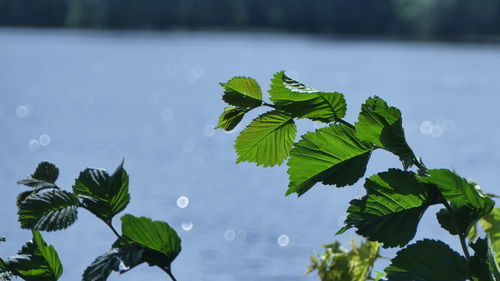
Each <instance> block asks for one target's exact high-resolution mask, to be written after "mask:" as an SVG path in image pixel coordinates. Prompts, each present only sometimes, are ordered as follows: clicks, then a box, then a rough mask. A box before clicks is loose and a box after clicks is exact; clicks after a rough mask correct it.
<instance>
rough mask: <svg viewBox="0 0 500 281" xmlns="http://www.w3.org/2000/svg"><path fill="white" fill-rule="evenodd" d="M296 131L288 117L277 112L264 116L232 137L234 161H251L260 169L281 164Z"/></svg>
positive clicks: (270, 112) (286, 155) (290, 117)
mask: <svg viewBox="0 0 500 281" xmlns="http://www.w3.org/2000/svg"><path fill="white" fill-rule="evenodd" d="M296 132H297V128H296V126H295V123H294V122H293V119H292V116H291V115H289V114H287V113H285V112H281V111H277V110H273V111H269V112H267V113H264V114H262V115H260V116H259V117H257V118H255V119H254V120H253V121H252V123H250V125H248V126H247V127H246V128H245V130H243V131H242V132H241V134H240V135H239V136H238V138H236V142H235V145H234V147H235V149H236V152H237V153H238V159H237V160H236V162H237V163H239V162H243V161H248V162H255V163H257V165H263V166H264V167H267V166H274V165H277V164H281V163H282V162H283V160H285V159H286V158H287V157H288V155H289V152H290V149H291V148H292V145H293V141H294V140H295V134H296Z"/></svg>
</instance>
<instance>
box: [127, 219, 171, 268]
mask: <svg viewBox="0 0 500 281" xmlns="http://www.w3.org/2000/svg"><path fill="white" fill-rule="evenodd" d="M121 221H122V234H123V236H124V237H125V238H127V239H129V240H131V241H133V242H135V243H137V244H139V245H141V246H143V247H145V248H147V249H150V250H153V251H156V252H158V253H159V254H161V255H160V256H159V257H160V258H161V259H156V261H151V260H150V261H149V262H154V263H155V265H162V266H170V264H171V263H172V261H174V259H175V258H176V257H177V255H178V254H179V253H180V251H181V239H180V238H179V236H178V235H177V233H176V232H175V230H174V229H172V228H171V227H170V226H169V225H168V224H167V223H166V222H163V221H153V220H151V219H149V218H146V217H134V216H133V215H128V214H127V215H124V216H123V217H122V218H121Z"/></svg>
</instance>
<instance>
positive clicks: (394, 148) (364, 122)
mask: <svg viewBox="0 0 500 281" xmlns="http://www.w3.org/2000/svg"><path fill="white" fill-rule="evenodd" d="M354 126H355V128H356V136H357V137H358V138H359V139H361V140H363V141H365V142H369V143H373V144H375V145H376V146H378V147H380V148H383V149H385V150H387V151H389V152H392V153H394V154H395V155H397V156H398V157H399V160H401V162H402V163H403V167H404V169H405V170H406V169H408V168H409V167H411V166H412V165H413V164H415V161H417V160H416V157H415V154H414V153H413V151H412V150H411V148H410V147H409V146H408V143H407V142H406V139H405V134H404V130H403V120H402V119H401V112H400V111H399V109H397V108H395V107H389V106H388V105H387V103H386V102H385V101H384V100H382V99H381V98H379V97H373V98H369V99H368V100H366V102H365V103H364V104H363V105H362V106H361V112H360V114H359V117H358V122H357V123H356V124H355V125H354Z"/></svg>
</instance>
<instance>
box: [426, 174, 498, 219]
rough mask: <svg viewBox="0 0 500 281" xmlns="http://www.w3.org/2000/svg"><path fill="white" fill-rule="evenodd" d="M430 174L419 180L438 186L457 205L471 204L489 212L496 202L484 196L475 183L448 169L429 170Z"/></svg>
mask: <svg viewBox="0 0 500 281" xmlns="http://www.w3.org/2000/svg"><path fill="white" fill-rule="evenodd" d="M427 173H428V176H425V177H424V176H420V177H419V180H420V181H421V182H425V183H431V184H434V185H436V186H437V188H438V189H439V191H440V192H441V193H442V194H443V196H444V198H445V199H446V200H448V201H450V202H452V203H453V204H454V205H455V206H456V207H461V206H465V205H467V206H470V207H472V208H474V209H477V210H478V212H480V213H485V214H486V213H489V212H490V211H491V210H492V209H493V206H494V205H495V202H494V201H493V200H492V199H490V198H488V197H485V196H482V195H481V194H480V193H479V192H478V191H477V190H476V189H475V188H474V184H471V183H469V182H468V181H467V180H466V179H464V178H462V177H460V176H458V175H457V174H455V173H454V172H452V171H450V170H447V169H433V170H427Z"/></svg>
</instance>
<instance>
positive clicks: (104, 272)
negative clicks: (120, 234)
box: [83, 245, 144, 281]
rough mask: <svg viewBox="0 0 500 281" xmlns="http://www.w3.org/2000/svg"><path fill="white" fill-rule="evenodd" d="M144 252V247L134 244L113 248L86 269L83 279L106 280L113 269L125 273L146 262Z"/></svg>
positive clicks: (84, 280)
mask: <svg viewBox="0 0 500 281" xmlns="http://www.w3.org/2000/svg"><path fill="white" fill-rule="evenodd" d="M143 252H144V249H142V248H140V247H137V246H134V245H127V246H123V247H119V248H112V249H111V250H109V251H107V252H106V253H104V254H103V255H101V256H99V257H97V258H96V259H95V260H94V261H93V262H92V264H91V265H89V266H88V267H87V269H85V272H84V273H83V281H105V280H107V279H108V276H109V275H110V274H111V272H112V271H116V272H119V273H120V274H122V273H125V272H127V271H128V270H130V269H132V268H134V267H135V266H137V265H139V264H141V263H143V262H144V259H143V256H142V255H143Z"/></svg>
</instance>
